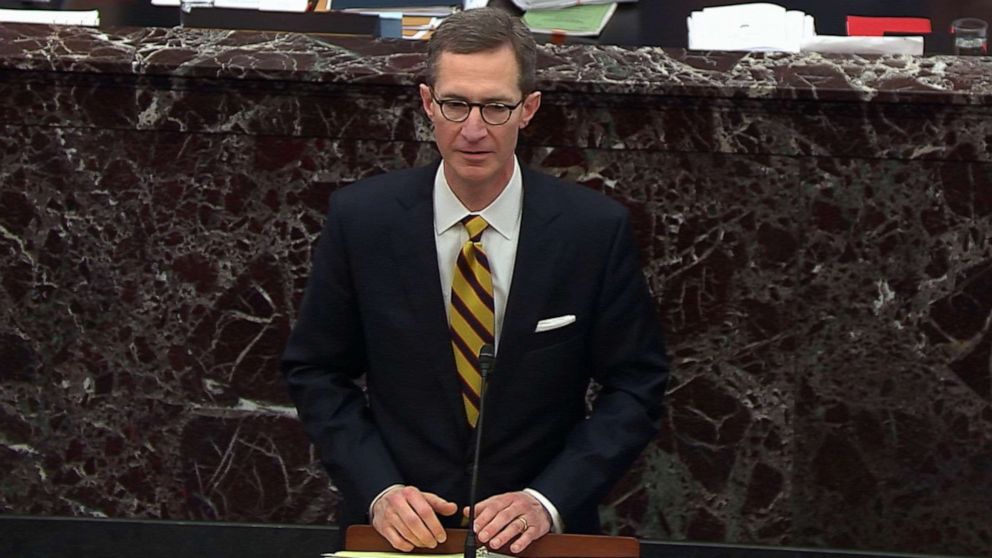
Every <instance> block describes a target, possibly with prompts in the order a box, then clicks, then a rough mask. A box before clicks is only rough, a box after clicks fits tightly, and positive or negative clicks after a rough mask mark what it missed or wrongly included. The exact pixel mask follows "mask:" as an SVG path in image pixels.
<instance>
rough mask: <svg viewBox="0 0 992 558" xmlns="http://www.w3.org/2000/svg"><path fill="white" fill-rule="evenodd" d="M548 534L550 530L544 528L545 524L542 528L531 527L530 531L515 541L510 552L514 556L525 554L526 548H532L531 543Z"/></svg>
mask: <svg viewBox="0 0 992 558" xmlns="http://www.w3.org/2000/svg"><path fill="white" fill-rule="evenodd" d="M518 523H519V521H518ZM542 531H543V532H542ZM547 533H548V529H547V528H546V527H544V525H543V522H542V525H541V526H540V527H533V526H531V527H530V528H529V529H527V530H526V531H524V532H523V533H521V534H520V536H519V537H518V538H517V540H515V541H513V544H511V545H510V551H511V552H513V553H514V554H519V553H521V552H523V551H524V549H525V548H527V547H528V546H530V543H532V542H534V541H535V540H537V539H539V538H541V537H543V536H544V535H546V534H547Z"/></svg>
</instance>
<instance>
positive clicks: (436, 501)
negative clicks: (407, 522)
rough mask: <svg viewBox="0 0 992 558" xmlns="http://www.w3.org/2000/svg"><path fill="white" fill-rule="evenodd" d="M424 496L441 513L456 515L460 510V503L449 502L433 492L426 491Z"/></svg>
mask: <svg viewBox="0 0 992 558" xmlns="http://www.w3.org/2000/svg"><path fill="white" fill-rule="evenodd" d="M424 498H426V499H427V503H428V504H430V505H431V507H432V508H434V511H435V512H437V513H440V514H441V515H454V514H455V513H456V512H457V511H458V504H456V503H454V502H449V501H447V500H445V499H444V498H442V497H440V496H438V495H437V494H434V493H432V492H424Z"/></svg>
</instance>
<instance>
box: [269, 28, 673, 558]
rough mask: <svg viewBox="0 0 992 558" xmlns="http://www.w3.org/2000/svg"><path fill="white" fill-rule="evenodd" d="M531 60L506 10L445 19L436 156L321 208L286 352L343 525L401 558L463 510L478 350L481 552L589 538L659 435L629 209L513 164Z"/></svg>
mask: <svg viewBox="0 0 992 558" xmlns="http://www.w3.org/2000/svg"><path fill="white" fill-rule="evenodd" d="M535 60H536V45H535V44H534V41H533V39H532V38H531V37H530V35H529V33H528V31H527V30H526V28H525V27H523V25H522V23H520V21H519V20H517V19H516V18H513V17H511V16H509V15H508V14H506V13H504V12H502V11H499V10H495V9H488V8H484V9H478V10H469V11H465V12H462V13H459V14H456V15H453V16H451V17H449V18H448V19H446V20H445V22H444V23H443V24H442V25H441V27H440V28H439V29H438V30H437V32H436V33H435V35H434V36H433V38H432V39H431V42H430V45H429V51H428V79H427V83H426V84H422V85H420V97H421V101H422V105H423V110H424V112H425V113H426V114H427V117H428V118H430V120H431V122H432V123H433V126H434V135H435V141H436V143H437V146H438V149H439V151H440V152H441V156H442V161H441V162H440V164H438V163H435V164H433V165H430V166H428V167H424V168H417V169H411V170H405V171H399V172H394V173H389V174H386V175H382V176H377V177H373V178H370V179H366V180H363V181H361V182H359V183H356V184H354V185H352V186H349V187H347V188H344V189H342V190H340V191H339V192H337V193H335V194H334V195H333V196H332V197H331V201H330V210H329V212H328V215H327V221H326V224H325V226H324V230H323V233H322V235H321V238H320V242H319V244H318V246H317V248H316V250H315V253H314V257H313V270H312V274H311V277H310V281H309V283H308V285H307V290H306V294H305V296H304V299H303V302H302V305H301V307H300V313H299V318H298V321H297V323H296V325H295V327H294V330H293V333H292V335H291V337H290V340H289V343H288V346H287V348H286V352H285V354H284V356H283V370H284V373H285V375H286V378H287V381H288V383H289V386H290V391H291V394H292V396H293V398H294V400H295V402H296V405H297V408H298V409H299V413H300V418H301V419H302V421H303V423H304V425H305V427H306V430H307V432H308V434H309V435H310V437H311V439H312V440H313V442H314V444H315V445H316V447H317V449H318V451H319V452H320V456H321V459H322V461H323V463H324V465H325V466H326V468H327V470H328V472H329V473H330V475H331V477H332V479H333V480H334V481H335V484H336V486H337V487H338V488H339V489H340V490H341V492H342V495H343V499H344V505H343V508H344V509H343V510H342V511H341V524H342V527H345V526H347V525H349V524H351V523H362V522H367V521H370V520H371V523H372V525H373V526H374V527H375V529H376V530H377V531H378V532H379V533H381V534H382V535H383V536H384V537H386V538H387V539H388V540H389V541H390V542H391V543H392V544H393V546H395V547H396V548H398V549H400V550H411V549H413V548H415V547H428V548H432V547H435V546H436V545H437V544H438V543H439V542H443V541H444V539H445V534H444V529H443V528H442V525H448V526H458V525H459V521H460V520H461V519H462V516H463V515H467V508H466V507H465V506H467V504H468V492H469V480H470V464H471V462H472V455H473V444H474V436H473V428H474V425H475V423H476V420H477V414H478V405H479V398H480V394H479V377H478V366H479V364H478V354H479V351H480V349H481V347H482V346H483V345H484V344H486V343H490V344H494V345H495V347H496V363H495V366H494V368H493V375H492V378H491V379H490V382H489V387H488V390H487V392H486V394H485V396H486V418H485V421H484V422H485V424H484V429H483V432H482V435H483V439H482V447H481V470H480V473H479V494H480V497H481V498H482V501H481V502H480V503H479V504H478V506H477V518H476V521H475V525H474V528H475V530H476V532H477V533H478V535H479V540H480V541H481V542H482V543H485V544H487V545H488V546H489V547H490V548H501V547H502V546H503V545H505V544H507V543H508V542H510V543H511V545H510V547H509V548H510V549H511V551H513V552H519V551H521V550H523V548H524V547H526V546H527V545H528V544H530V542H532V541H533V540H535V539H537V538H539V537H541V536H543V535H544V534H545V533H547V532H549V531H551V530H553V529H554V530H558V531H563V530H564V531H569V532H596V531H597V530H598V529H599V520H598V516H597V504H598V502H599V501H600V499H601V498H602V497H603V496H604V495H605V493H606V492H607V491H608V490H609V488H610V486H611V485H612V484H613V483H614V482H615V481H616V480H617V479H618V478H619V477H620V476H621V475H622V474H623V472H624V471H625V470H626V469H627V468H628V467H629V465H630V463H631V462H632V461H633V459H634V458H635V457H636V456H637V454H638V453H639V452H640V450H641V449H642V448H643V447H644V445H645V444H647V442H648V441H649V440H650V439H651V438H652V437H653V436H654V434H655V433H656V432H657V426H658V422H659V419H660V412H661V409H660V406H661V405H660V401H661V399H662V396H663V393H664V388H665V382H666V379H667V364H666V359H665V355H664V349H663V345H662V340H661V334H660V330H659V327H658V325H657V319H656V316H655V312H654V304H653V301H652V300H651V298H650V296H649V294H648V291H647V287H646V285H645V282H644V278H643V276H642V274H641V272H640V268H639V264H638V261H637V253H636V248H635V246H634V243H633V240H632V235H631V230H630V226H629V223H628V218H627V213H626V211H625V210H624V209H623V208H622V207H621V206H620V205H618V204H616V203H614V202H612V201H610V200H609V199H608V198H606V197H604V196H602V195H601V194H599V193H596V192H593V191H591V190H589V189H586V188H582V187H580V186H578V185H574V184H568V183H565V182H562V181H560V180H557V179H555V178H552V177H549V176H545V175H541V174H538V173H535V172H532V171H529V170H525V169H521V168H520V167H519V166H518V164H517V161H516V158H515V156H514V149H515V147H516V143H517V135H518V133H519V131H520V129H521V128H523V127H525V126H527V125H528V123H530V121H531V120H532V119H533V118H534V115H535V114H536V113H537V111H538V108H539V107H540V104H541V94H540V93H539V92H537V91H536V90H535V77H534V74H535V70H534V67H535ZM480 223H481V224H480ZM480 231H481V232H480ZM363 374H364V376H365V382H366V388H367V389H366V390H365V392H364V393H363V391H362V389H361V388H359V387H358V386H357V385H356V384H355V380H357V379H358V378H359V377H361V376H362V375H363ZM590 378H594V379H596V380H597V381H598V382H599V383H600V384H601V385H602V389H601V391H600V393H599V395H598V398H597V400H596V403H595V405H594V410H593V412H592V414H591V416H590V417H589V418H588V419H586V418H585V411H586V409H585V394H586V391H587V386H588V384H589V380H590ZM459 508H461V509H459ZM459 511H461V512H462V513H461V514H459V513H458V512H459ZM511 541H512V542H511Z"/></svg>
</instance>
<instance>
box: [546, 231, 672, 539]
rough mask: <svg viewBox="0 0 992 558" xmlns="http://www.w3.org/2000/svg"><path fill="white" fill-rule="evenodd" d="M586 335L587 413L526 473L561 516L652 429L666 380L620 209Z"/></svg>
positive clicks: (657, 333) (603, 485) (601, 490)
mask: <svg viewBox="0 0 992 558" xmlns="http://www.w3.org/2000/svg"><path fill="white" fill-rule="evenodd" d="M603 266H604V267H603V272H602V273H603V275H602V277H603V279H602V281H601V283H600V284H601V285H602V287H601V288H600V289H599V292H598V295H597V296H596V306H595V308H596V313H595V316H593V320H594V325H593V328H592V337H591V340H590V341H591V343H590V347H591V353H590V356H591V357H592V361H593V366H594V371H593V377H594V378H595V379H596V381H597V382H598V383H600V384H601V385H602V390H601V391H600V392H599V394H598V396H597V397H596V400H595V402H594V404H593V411H592V413H591V414H590V416H589V417H588V418H587V419H586V420H584V421H581V422H580V423H579V424H578V425H577V426H576V427H575V428H574V429H573V430H572V432H571V433H570V434H569V436H568V438H567V440H566V443H565V447H564V449H563V451H562V452H561V453H559V454H558V456H557V457H555V458H554V459H553V460H552V461H551V463H550V464H549V465H548V466H547V467H546V468H545V469H544V470H543V471H542V472H541V474H540V475H539V476H538V477H537V478H536V479H535V480H534V482H533V483H532V485H531V486H532V487H533V488H534V489H536V490H538V491H539V492H541V493H542V494H543V495H544V496H545V497H547V498H548V499H549V500H550V501H551V502H552V503H554V505H555V506H556V507H557V508H558V511H559V513H560V514H561V515H562V517H563V518H565V522H566V524H565V529H566V531H567V530H568V517H569V516H570V515H571V514H572V512H573V511H574V510H577V509H582V508H584V509H595V508H594V506H596V505H597V504H598V503H599V502H600V501H602V499H603V498H604V497H605V496H606V493H607V492H608V491H609V490H610V488H611V487H612V486H613V484H615V483H616V481H617V480H619V478H620V477H621V476H622V475H623V474H624V473H625V472H626V471H627V470H628V469H629V467H630V465H631V464H632V463H633V461H634V459H636V458H637V455H638V454H639V453H640V452H641V450H643V449H644V447H645V446H646V445H647V444H648V442H650V441H651V439H653V437H654V436H655V435H656V434H657V432H658V429H659V426H660V422H661V412H662V404H661V401H662V398H663V397H664V393H665V386H666V383H667V380H668V359H667V356H666V354H665V349H664V341H663V338H662V333H661V327H660V324H659V321H658V317H657V313H656V311H655V302H654V300H653V299H652V297H651V295H650V293H649V291H648V288H647V283H646V281H645V279H644V276H643V274H642V272H641V266H640V263H639V258H638V253H637V249H636V245H635V243H634V240H633V234H632V232H631V227H630V224H629V220H628V218H627V214H626V212H624V217H623V218H622V219H619V220H618V223H617V225H616V227H615V229H614V230H613V233H612V240H611V242H610V248H609V256H608V257H607V258H605V261H604V262H603Z"/></svg>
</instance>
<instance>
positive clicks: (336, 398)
mask: <svg viewBox="0 0 992 558" xmlns="http://www.w3.org/2000/svg"><path fill="white" fill-rule="evenodd" d="M339 199H340V197H339V196H337V195H335V196H332V197H331V202H330V210H329V211H328V214H327V220H326V222H325V224H324V229H323V231H322V233H321V236H320V240H319V242H318V244H317V248H316V249H315V251H314V254H313V263H312V270H311V274H310V278H309V281H308V282H307V287H306V292H305V293H304V296H303V301H302V303H301V305H300V309H299V315H298V317H297V321H296V324H295V326H294V327H293V331H292V333H291V334H290V338H289V341H288V343H287V346H286V350H285V352H284V353H283V357H282V371H283V375H284V376H285V378H286V382H287V383H288V385H289V392H290V395H291V397H292V399H293V401H294V403H295V404H296V408H297V410H298V412H299V416H300V420H301V421H302V422H303V425H304V428H305V430H306V432H307V435H308V436H309V437H310V440H311V441H312V442H313V444H314V446H316V448H317V451H318V452H319V454H320V459H321V461H322V463H323V465H324V467H325V468H326V469H327V471H328V473H329V474H330V476H331V479H332V480H333V481H334V483H335V485H336V486H337V487H338V489H340V490H341V491H342V493H343V496H344V499H345V502H346V503H351V505H352V506H353V507H352V509H351V511H352V513H356V510H357V509H365V510H367V509H368V505H369V503H370V502H371V501H372V499H373V498H374V497H375V496H376V495H377V494H378V493H379V492H380V491H381V490H382V489H384V488H386V487H387V486H389V485H392V484H401V483H403V479H402V477H401V475H400V473H399V471H398V470H397V468H396V466H395V464H394V462H393V459H392V457H391V455H390V453H389V451H388V449H387V448H386V446H385V444H384V442H383V440H382V437H381V436H380V434H379V431H378V430H377V427H376V425H375V423H374V422H373V420H372V417H371V414H370V412H369V409H368V405H367V402H366V397H365V394H364V392H363V390H362V388H361V387H360V386H359V385H358V384H357V383H356V381H357V380H358V379H359V378H360V377H361V376H362V375H363V374H364V373H365V372H366V370H367V368H368V365H367V359H366V351H365V344H364V337H363V328H362V316H361V313H360V311H359V308H358V304H357V293H356V290H355V285H354V284H353V281H352V275H351V270H350V265H349V256H350V255H351V254H350V253H349V245H348V239H347V234H346V229H347V227H346V225H345V223H344V220H343V216H345V215H346V214H347V213H346V211H345V210H343V209H341V207H340V206H341V204H340V203H336V202H337V201H338V200H339ZM359 506H364V508H359Z"/></svg>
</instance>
